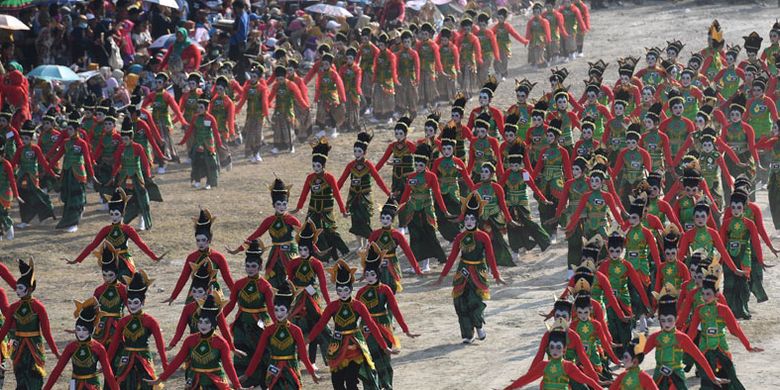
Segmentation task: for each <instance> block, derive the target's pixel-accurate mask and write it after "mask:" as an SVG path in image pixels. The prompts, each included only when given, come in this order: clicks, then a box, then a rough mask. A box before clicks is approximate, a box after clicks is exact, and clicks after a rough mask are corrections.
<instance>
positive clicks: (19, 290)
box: [16, 283, 28, 298]
mask: <svg viewBox="0 0 780 390" xmlns="http://www.w3.org/2000/svg"><path fill="white" fill-rule="evenodd" d="M27 293H28V290H27V286H25V285H23V284H19V283H17V284H16V296H17V297H19V298H24V297H26V296H27Z"/></svg>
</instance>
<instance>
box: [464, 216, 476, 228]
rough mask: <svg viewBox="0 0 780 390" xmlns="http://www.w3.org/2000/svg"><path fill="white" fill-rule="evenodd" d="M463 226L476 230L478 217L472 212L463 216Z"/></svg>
mask: <svg viewBox="0 0 780 390" xmlns="http://www.w3.org/2000/svg"><path fill="white" fill-rule="evenodd" d="M463 226H464V227H465V228H466V230H474V229H476V228H477V217H476V216H474V215H471V214H467V215H465V216H464V217H463Z"/></svg>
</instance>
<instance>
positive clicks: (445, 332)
mask: <svg viewBox="0 0 780 390" xmlns="http://www.w3.org/2000/svg"><path fill="white" fill-rule="evenodd" d="M775 16H776V12H775V10H774V9H773V8H762V7H758V6H753V5H740V6H722V5H718V6H707V7H697V6H695V5H694V4H693V3H691V2H684V3H681V4H676V5H670V4H668V3H663V4H661V3H652V4H651V5H648V6H643V7H636V6H626V7H625V8H616V9H610V10H608V11H599V12H595V13H594V14H593V16H592V25H593V26H594V28H593V31H592V33H591V34H590V35H589V36H588V37H587V41H586V57H585V58H583V59H578V60H576V61H575V62H573V63H570V64H568V65H567V66H568V68H569V70H570V71H571V76H570V77H569V79H568V82H569V83H570V84H572V85H573V86H574V92H575V94H576V96H580V93H581V92H582V81H581V80H584V79H585V78H586V75H585V73H586V70H587V63H586V62H587V61H595V60H596V59H598V58H603V59H604V60H606V61H608V62H610V67H609V68H608V72H607V76H606V78H607V80H609V82H610V83H612V82H613V81H614V79H615V78H616V76H617V66H616V62H615V60H616V58H617V57H618V56H623V55H628V54H632V55H643V53H644V48H645V47H651V46H654V45H658V46H661V47H663V46H664V45H665V43H666V40H671V39H674V38H678V39H681V40H683V41H684V42H685V43H686V44H687V46H686V47H685V49H684V50H683V52H684V53H683V55H682V57H683V58H684V59H687V57H688V55H689V54H690V52H691V51H693V50H699V49H701V48H702V47H703V46H704V45H705V44H706V31H707V27H708V26H709V23H710V21H711V20H712V18H718V19H719V20H720V21H721V24H722V25H723V28H724V30H725V36H726V40H727V42H728V43H739V44H740V45H741V44H742V43H743V42H742V40H741V37H742V36H745V35H747V34H748V33H749V32H750V31H752V30H753V29H756V30H757V31H758V32H759V33H760V34H761V35H762V36H764V37H766V36H767V34H768V31H769V28H770V27H771V25H772V23H773V22H774V20H775ZM519 19H520V18H515V19H514V20H513V21H512V23H513V24H514V25H516V26H517V25H519V26H520V27H521V28H522V29H523V31H524V29H525V21H524V20H519ZM767 42H768V38H765V45H766V44H767ZM514 50H515V57H513V59H512V63H511V70H510V71H511V75H512V76H514V77H518V78H519V77H528V78H529V79H531V80H532V81H536V82H539V85H538V87H537V89H536V90H535V91H533V94H532V96H539V95H540V94H541V93H542V89H544V87H546V86H548V84H547V82H546V78H547V76H548V74H549V73H548V71H546V70H545V71H539V70H536V69H531V68H529V67H528V66H526V65H525V62H526V50H525V49H524V48H522V47H520V46H518V45H516V46H515V48H514ZM512 100H513V89H512V83H511V82H507V83H505V84H504V85H501V86H500V87H499V90H498V94H497V99H496V104H497V106H498V107H501V108H506V107H508V106H509V104H511V102H512ZM472 103H473V102H472ZM469 109H470V107H469ZM445 112H447V113H448V112H449V109H448V108H445ZM418 122H419V123H417V124H416V125H417V127H416V129H415V131H414V133H413V134H411V135H410V136H411V138H412V139H416V138H418V137H420V136H421V131H420V128H421V124H422V123H421V121H420V120H419V119H418ZM240 123H243V121H240ZM380 130H384V129H377V132H376V134H377V137H376V138H375V141H374V142H373V145H372V147H371V150H370V154H371V157H372V158H373V159H375V160H376V159H378V157H379V155H380V154H381V152H382V150H383V149H384V146H385V144H386V143H387V142H388V141H390V140H391V138H392V135H391V133H390V132H383V131H380ZM352 142H353V136H352V135H349V134H347V135H342V136H341V137H340V138H338V140H337V141H335V147H334V151H333V153H332V154H331V159H330V163H329V164H328V167H329V169H330V170H331V171H332V172H334V174H340V173H341V170H342V169H343V167H344V165H345V164H346V162H347V161H348V160H349V159H350V158H351V153H352V152H351V150H352V148H351V145H352ZM309 161H310V160H309V151H308V147H307V146H300V147H299V151H298V152H297V153H296V154H294V155H291V156H290V155H283V156H280V157H277V158H273V157H266V160H265V162H263V163H262V164H261V165H249V164H248V163H247V162H246V161H245V160H241V161H240V162H238V163H237V164H236V166H235V168H234V169H233V171H232V172H227V173H224V172H223V174H222V176H221V178H220V186H219V188H217V189H214V190H212V191H209V192H206V191H195V190H192V189H191V188H190V187H189V183H188V182H189V167H188V166H177V167H172V168H171V169H170V170H169V172H168V173H167V174H165V175H164V176H162V177H158V178H157V181H158V183H159V184H160V187H161V188H162V191H163V194H164V197H165V198H166V202H165V203H155V204H154V205H153V216H154V230H151V231H148V232H143V233H142V234H141V236H142V237H143V239H144V240H145V241H146V242H147V243H149V245H150V246H151V247H152V249H153V250H155V251H156V252H157V253H162V252H164V251H170V253H169V255H168V257H167V258H166V259H164V260H163V261H162V262H161V263H159V264H158V263H152V262H151V261H149V259H147V258H145V257H144V256H142V255H141V254H140V251H138V250H137V249H136V248H135V247H131V251H132V253H133V254H135V261H136V264H137V265H138V266H140V267H142V268H144V269H146V270H147V271H148V272H149V274H150V275H152V277H153V278H156V282H155V284H154V287H153V288H152V289H150V293H149V296H148V300H147V312H148V313H150V314H152V315H154V316H156V317H157V318H158V319H159V320H160V323H161V324H162V327H163V333H164V335H165V336H166V337H170V336H171V335H172V333H173V330H174V327H175V323H176V321H177V319H178V316H179V313H180V311H181V308H182V305H183V303H182V302H183V299H182V298H180V299H179V300H178V301H177V302H176V303H175V304H174V305H173V306H170V307H169V306H166V305H164V304H161V303H160V302H161V301H162V300H163V299H165V298H167V297H168V294H169V293H170V290H171V288H172V287H173V284H174V282H175V280H176V278H177V276H178V274H179V271H180V270H181V267H182V264H183V259H184V258H185V256H186V255H187V254H188V253H189V252H190V251H191V250H193V249H194V240H193V235H192V234H193V225H192V222H191V219H190V218H191V217H193V216H197V213H198V207H199V206H202V207H208V208H210V209H211V211H212V212H213V214H214V215H216V216H217V222H216V225H215V239H214V247H215V248H217V249H219V250H222V249H223V247H224V246H225V245H230V246H233V245H236V244H238V243H240V242H241V241H242V240H243V239H244V238H245V237H246V236H247V235H248V234H250V233H251V232H252V231H253V230H254V228H255V227H256V226H257V224H259V222H260V221H261V219H262V218H263V217H265V216H266V215H268V214H269V212H271V207H270V199H269V198H270V197H269V193H268V190H267V185H268V184H269V183H270V181H271V180H272V179H273V172H276V173H277V174H278V175H279V176H281V177H283V178H284V179H285V180H287V181H288V183H292V184H293V185H294V186H293V196H292V199H291V200H292V201H297V198H298V194H299V191H300V188H301V186H302V182H303V179H304V177H305V175H306V174H307V173H308V172H309V170H310V168H309V167H310V165H309ZM382 174H383V175H385V176H386V177H387V176H389V170H387V169H385V170H384V171H383V172H382ZM344 193H346V191H344ZM758 198H759V202H760V204H761V205H762V206H764V208H765V212H764V215H765V216H768V214H769V213H768V211H766V206H767V200H766V192H759V194H758ZM382 200H384V199H382ZM89 202H90V204H89V207H88V208H87V211H86V214H85V218H84V219H83V223H82V225H81V228H80V229H79V231H78V233H75V234H65V233H60V232H56V231H54V230H52V228H53V224H52V223H51V222H47V223H45V224H43V225H42V226H34V227H32V228H29V229H27V230H24V231H20V232H18V233H17V234H18V238H17V239H16V240H15V241H13V242H10V243H9V242H8V241H3V242H1V243H0V248H2V257H3V261H5V262H7V263H8V264H10V260H11V258H12V257H27V256H30V255H32V256H35V258H36V265H37V266H38V267H37V270H38V280H39V283H38V286H39V288H38V291H37V292H36V296H37V297H38V298H40V299H41V300H43V301H44V302H45V303H46V305H47V307H48V309H49V315H50V317H51V324H52V330H53V332H54V335H55V339H56V340H57V342H58V345H59V347H60V349H62V348H63V347H64V346H65V345H66V343H67V342H69V341H71V340H72V336H71V335H69V334H67V333H65V332H64V330H66V329H72V326H73V318H72V313H73V305H72V303H71V300H72V299H74V298H75V299H84V298H86V297H87V296H88V295H89V294H90V293H91V292H92V290H93V289H94V288H95V286H97V285H98V284H99V282H100V273H99V269H98V267H96V265H95V262H94V260H93V259H94V258H90V260H88V261H86V262H84V263H82V264H81V265H77V266H68V265H66V264H64V262H63V261H62V260H61V258H62V257H64V256H67V257H70V258H72V257H74V256H76V255H77V254H78V253H79V251H80V250H81V249H82V248H83V247H84V246H85V245H86V244H87V243H88V242H89V241H90V240H91V239H92V237H93V235H94V234H95V232H97V230H98V229H99V228H100V227H101V226H103V224H104V223H106V222H107V215H106V214H105V212H102V211H99V210H98V207H97V205H96V202H97V196H96V195H94V194H90V196H89ZM291 203H292V202H291ZM57 205H58V206H59V205H60V204H59V201H57ZM58 214H59V212H58ZM344 223H348V221H344ZM765 223H766V224H767V226H771V225H770V223H771V222H770V221H769V220H768V219H767V220H765ZM343 231H344V232H345V234H346V237H348V238H349V239H350V240H351V239H352V238H351V237H350V236H349V235H348V233H346V229H343ZM351 245H352V246H353V247H354V246H356V244H355V243H354V242H353V243H352V244H351ZM228 260H229V262H230V264H231V267H232V268H233V274H234V276H235V277H236V278H238V277H241V276H242V274H243V257H242V256H228ZM770 261H775V260H774V259H770ZM564 265H565V247H564V245H562V244H558V245H556V246H554V247H553V248H551V249H550V250H548V251H547V252H546V253H543V254H542V253H538V252H534V253H531V254H529V255H526V256H525V257H524V258H523V259H522V262H521V264H520V265H519V266H518V267H516V268H511V269H502V270H501V271H502V272H503V275H504V278H505V279H506V280H507V281H508V282H509V286H508V287H500V288H494V289H493V291H492V294H493V300H492V301H490V302H489V304H488V308H487V313H486V317H487V321H488V323H487V328H486V329H487V331H488V338H487V340H486V341H484V342H477V343H476V344H475V345H471V346H463V345H461V344H460V337H459V332H458V326H457V322H456V317H455V311H454V309H453V307H452V303H451V299H450V288H449V287H439V288H435V287H433V286H432V283H433V281H434V280H435V276H426V277H421V278H417V277H414V278H411V277H410V278H407V279H406V280H405V286H406V289H405V291H404V292H403V293H402V294H401V295H400V296H399V301H400V305H401V309H402V310H403V312H404V315H405V317H406V318H407V322H408V323H409V324H410V326H411V328H412V331H413V332H419V333H422V336H421V337H420V338H418V339H415V340H410V339H404V340H403V342H402V343H403V350H402V352H401V353H400V355H398V356H397V357H395V358H394V366H395V387H396V388H397V389H422V388H425V389H489V388H500V387H502V386H504V385H506V384H508V383H509V381H510V380H511V379H512V378H515V377H517V376H519V375H521V374H523V373H524V372H525V371H526V370H527V369H528V367H529V364H530V361H531V358H532V356H533V354H534V353H535V351H536V347H537V345H538V343H539V340H540V336H541V334H542V332H543V331H544V326H543V324H542V322H541V318H540V317H539V315H538V313H540V312H542V311H545V310H548V309H549V307H550V305H551V303H552V300H551V296H552V294H553V292H558V291H560V290H561V288H562V287H563V278H564V275H565V274H564V273H563V269H564ZM11 267H12V270H13V271H14V273H16V272H17V270H16V268H15V266H14V265H11ZM439 270H440V268H438V267H437V269H436V271H439ZM777 275H778V274H777V271H775V270H770V271H769V272H768V273H767V275H766V284H767V290H768V291H769V294H770V296H771V298H772V300H770V301H769V302H768V303H765V304H763V305H760V306H758V305H754V306H753V309H754V313H755V315H754V317H753V320H752V321H747V322H743V323H742V326H743V328H744V329H745V332H746V333H747V335H748V337H749V338H750V339H751V340H752V341H753V342H754V343H755V344H757V345H760V346H763V347H764V348H766V349H767V351H766V352H764V353H763V354H748V353H747V352H745V350H744V348H742V346H741V345H738V344H737V342H736V339H733V338H732V339H730V342H731V345H732V350H733V351H734V357H735V361H736V365H737V371H738V373H739V375H740V378H741V379H742V381H743V383H744V384H745V386H746V387H747V388H749V389H760V388H770V387H771V386H772V384H775V383H776V381H775V380H774V379H771V378H772V377H773V376H774V375H776V374H777V371H776V370H774V369H772V368H771V367H772V366H773V365H769V364H767V363H768V362H772V361H778V360H779V359H780V352H778V347H780V338H779V337H778V336H777V331H778V326H777V320H778V318H779V317H780V314H778V312H776V311H774V310H772V309H773V308H777V299H778V296H780V286H778V283H777ZM6 291H8V289H6ZM8 292H9V295H11V296H10V297H9V298H11V299H12V300H13V299H15V297H13V292H11V291H8ZM773 324H774V325H773ZM47 358H48V361H47V367H48V370H49V371H50V370H51V368H52V367H53V365H54V358H53V356H52V355H51V354H47ZM647 360H648V361H647V362H646V363H644V367H645V368H647V369H650V368H652V367H653V362H652V360H653V359H652V357H650V358H648V359H647ZM318 363H319V365H320V367H324V364H322V362H318ZM158 369H159V364H158ZM67 370H70V367H68V368H67ZM68 372H69V371H67V372H66V375H65V376H66V377H68V375H69V374H68ZM770 373H771V374H773V375H772V376H770ZM323 376H324V378H323V379H324V380H323V384H320V385H318V386H315V385H313V384H312V382H311V379H309V378H308V377H306V378H304V382H305V383H306V386H307V387H308V388H318V389H326V388H330V383H329V379H328V374H327V373H326V374H324V375H323ZM8 377H9V379H7V381H8V382H13V378H11V377H12V375H10V372H9V373H8ZM182 377H183V375H182V374H181V373H178V374H177V375H176V376H175V377H174V378H173V379H171V380H170V381H168V383H167V385H168V386H169V388H171V389H182V388H183V380H182ZM695 382H696V381H695V380H690V381H689V385H693V384H694V383H695ZM13 386H14V385H13V383H7V384H6V388H12V387H13ZM66 386H67V385H66V380H65V379H61V380H60V381H59V382H58V385H57V387H58V388H60V389H64V388H66ZM529 388H531V387H529ZM693 388H698V384H697V385H695V386H693Z"/></svg>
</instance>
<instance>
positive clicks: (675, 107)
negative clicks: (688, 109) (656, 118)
mask: <svg viewBox="0 0 780 390" xmlns="http://www.w3.org/2000/svg"><path fill="white" fill-rule="evenodd" d="M684 110H685V105H683V104H682V103H674V104H672V114H673V115H674V116H680V115H682V113H683V111H684Z"/></svg>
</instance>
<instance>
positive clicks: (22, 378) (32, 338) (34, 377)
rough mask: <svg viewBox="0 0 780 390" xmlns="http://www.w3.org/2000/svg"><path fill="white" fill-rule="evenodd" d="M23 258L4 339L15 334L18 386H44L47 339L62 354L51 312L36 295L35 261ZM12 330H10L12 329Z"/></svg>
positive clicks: (27, 389) (1, 331) (30, 388)
mask: <svg viewBox="0 0 780 390" xmlns="http://www.w3.org/2000/svg"><path fill="white" fill-rule="evenodd" d="M17 261H18V262H19V273H20V274H21V276H19V279H17V280H16V295H18V296H19V300H18V301H16V302H14V303H13V304H11V306H10V307H9V308H8V314H9V316H8V318H6V320H5V323H3V327H2V328H1V329H0V340H3V339H5V336H7V335H9V334H10V335H11V342H12V343H13V345H15V348H14V349H13V351H12V352H11V360H12V361H13V368H14V377H15V379H16V386H17V388H18V389H25V390H40V389H41V388H42V387H43V377H44V376H46V355H45V354H44V351H45V350H44V346H43V339H44V338H45V339H46V343H47V344H49V348H51V352H52V353H53V354H54V356H55V357H57V358H59V357H60V352H59V350H58V349H57V344H55V343H54V338H53V337H52V336H51V330H50V329H49V315H48V314H47V313H46V307H45V306H44V305H43V303H42V302H41V301H39V300H37V299H35V298H33V297H32V294H33V292H34V291H35V287H36V284H37V283H36V280H35V264H34V263H33V261H32V259H31V260H30V263H29V264H28V263H26V262H24V260H21V259H20V260H17ZM11 331H12V333H9V332H11Z"/></svg>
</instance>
